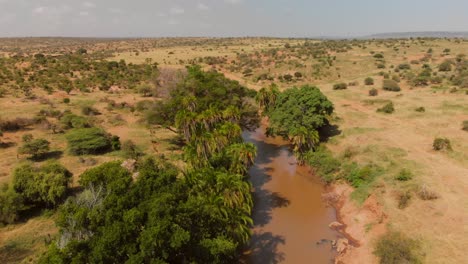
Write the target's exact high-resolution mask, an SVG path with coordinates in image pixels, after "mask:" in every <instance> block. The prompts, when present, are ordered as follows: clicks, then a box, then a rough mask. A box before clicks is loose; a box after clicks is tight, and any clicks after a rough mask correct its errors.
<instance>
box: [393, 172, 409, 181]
mask: <svg viewBox="0 0 468 264" xmlns="http://www.w3.org/2000/svg"><path fill="white" fill-rule="evenodd" d="M412 178H413V173H411V171H410V170H407V169H403V170H401V171H400V172H399V173H398V175H397V176H396V177H395V179H396V180H398V181H409V180H411V179H412Z"/></svg>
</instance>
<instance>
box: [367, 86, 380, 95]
mask: <svg viewBox="0 0 468 264" xmlns="http://www.w3.org/2000/svg"><path fill="white" fill-rule="evenodd" d="M377 95H379V91H378V90H377V89H375V88H372V89H370V90H369V96H377Z"/></svg>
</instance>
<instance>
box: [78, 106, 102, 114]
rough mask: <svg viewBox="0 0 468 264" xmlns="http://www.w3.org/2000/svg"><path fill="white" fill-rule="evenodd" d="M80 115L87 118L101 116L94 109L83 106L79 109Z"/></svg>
mask: <svg viewBox="0 0 468 264" xmlns="http://www.w3.org/2000/svg"><path fill="white" fill-rule="evenodd" d="M81 113H82V114H83V115H87V116H89V115H93V116H94V115H100V114H101V113H100V112H99V111H98V110H97V109H96V108H94V107H92V106H83V107H82V108H81Z"/></svg>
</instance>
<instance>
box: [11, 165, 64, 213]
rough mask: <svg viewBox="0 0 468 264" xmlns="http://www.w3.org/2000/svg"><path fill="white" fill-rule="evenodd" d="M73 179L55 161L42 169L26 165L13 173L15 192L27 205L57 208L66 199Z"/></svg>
mask: <svg viewBox="0 0 468 264" xmlns="http://www.w3.org/2000/svg"><path fill="white" fill-rule="evenodd" d="M71 177H72V174H71V173H70V172H69V171H68V170H67V169H66V168H65V167H63V166H62V165H60V164H59V163H57V162H54V161H49V162H47V163H45V164H44V165H42V166H41V167H34V166H33V165H32V164H31V163H24V164H21V165H20V166H18V167H17V168H16V169H15V170H14V172H13V190H14V191H15V192H16V193H18V194H19V195H21V197H22V198H23V201H24V203H25V204H26V205H33V206H41V205H46V206H56V205H57V204H58V203H59V202H60V201H61V200H62V199H63V198H64V197H65V194H66V192H67V189H68V185H69V183H70V180H71Z"/></svg>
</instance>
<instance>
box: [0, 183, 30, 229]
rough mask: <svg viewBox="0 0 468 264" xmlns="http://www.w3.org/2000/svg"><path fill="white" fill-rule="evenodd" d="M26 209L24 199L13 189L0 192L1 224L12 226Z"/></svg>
mask: <svg viewBox="0 0 468 264" xmlns="http://www.w3.org/2000/svg"><path fill="white" fill-rule="evenodd" d="M23 209H24V202H23V197H22V196H21V195H20V194H18V193H17V192H15V191H14V190H13V189H12V188H9V189H7V190H4V191H0V223H2V224H12V223H14V222H15V221H17V220H18V219H19V214H20V211H21V210H23Z"/></svg>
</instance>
